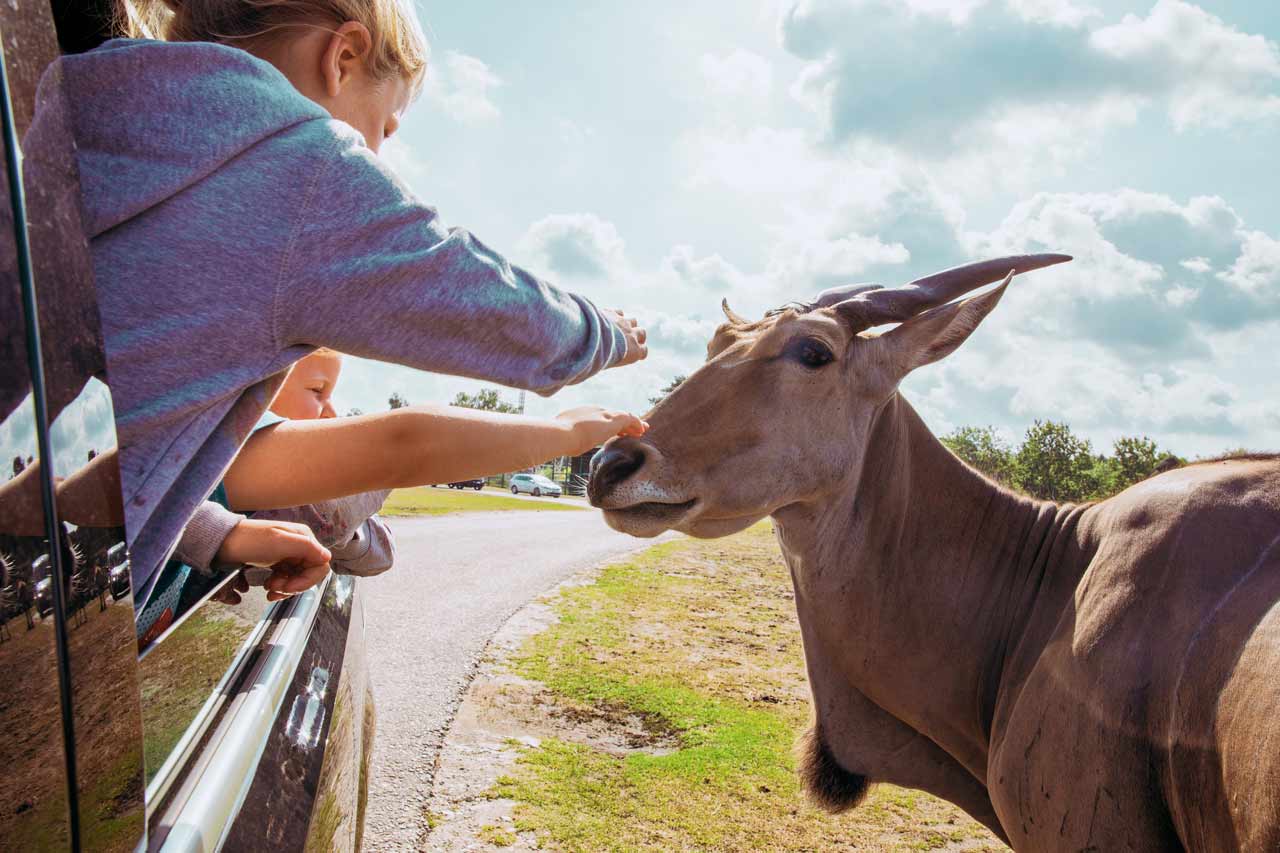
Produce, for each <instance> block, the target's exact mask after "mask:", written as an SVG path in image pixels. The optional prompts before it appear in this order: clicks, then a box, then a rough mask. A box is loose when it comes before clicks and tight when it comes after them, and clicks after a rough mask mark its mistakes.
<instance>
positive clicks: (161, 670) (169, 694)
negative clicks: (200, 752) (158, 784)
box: [141, 601, 258, 783]
mask: <svg viewBox="0 0 1280 853" xmlns="http://www.w3.org/2000/svg"><path fill="white" fill-rule="evenodd" d="M239 607H241V608H244V609H245V610H246V611H248V608H249V607H251V605H250V603H249V602H248V601H246V602H245V603H243V604H241V605H239ZM252 615H253V616H257V615H258V614H257V613H253V614H252ZM253 626H254V621H253V620H252V619H251V618H250V614H249V613H248V612H245V613H243V614H242V613H238V612H234V611H233V610H232V608H231V606H230V605H224V604H219V603H217V602H208V603H206V604H204V605H203V606H202V607H201V608H200V610H198V611H197V612H196V613H193V614H192V615H191V616H190V617H189V618H188V619H187V621H186V622H184V623H182V625H180V626H179V627H178V629H177V630H176V631H174V632H173V633H172V634H170V635H169V636H168V637H166V638H165V640H164V642H162V643H161V644H160V645H159V646H157V647H156V648H155V649H154V650H153V651H152V652H151V653H150V654H149V655H147V656H146V657H145V658H143V660H142V664H141V676H142V684H141V688H142V689H141V694H142V735H143V750H144V753H145V755H146V768H147V777H146V779H147V782H148V783H150V781H151V780H152V778H153V777H154V776H155V774H156V771H158V770H159V769H160V766H161V765H162V764H164V760H165V759H166V758H167V757H168V756H169V753H170V752H171V751H172V750H173V748H174V746H175V745H177V743H178V740H179V739H180V738H181V737H182V734H183V732H185V731H186V730H187V727H188V726H189V725H190V724H191V721H192V720H193V719H194V718H195V715H196V712H197V711H199V710H200V708H201V706H202V705H204V703H205V700H206V699H208V698H209V694H210V693H212V692H213V688H214V687H215V686H217V683H218V681H219V680H220V679H221V678H222V676H223V675H224V674H225V673H226V671H227V668H228V667H230V666H231V662H232V661H233V660H235V656H236V652H237V651H239V649H240V646H241V645H242V644H243V643H244V640H245V638H246V637H248V636H249V634H250V633H251V632H252V631H253Z"/></svg>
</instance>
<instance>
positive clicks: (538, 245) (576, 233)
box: [517, 213, 627, 279]
mask: <svg viewBox="0 0 1280 853" xmlns="http://www.w3.org/2000/svg"><path fill="white" fill-rule="evenodd" d="M517 247H518V249H519V251H520V252H521V253H522V254H525V255H528V256H529V257H531V258H533V259H534V260H533V261H532V265H533V266H535V267H536V268H538V269H541V270H546V271H548V272H550V273H552V274H553V275H555V276H564V277H567V278H579V279H581V278H588V279H606V278H611V277H612V278H616V277H620V276H621V275H623V274H625V272H626V270H627V259H626V245H625V244H624V243H623V240H622V237H621V236H620V235H619V234H618V229H617V228H616V227H615V226H614V224H613V223H612V222H606V221H605V220H603V219H601V218H600V217H598V216H596V215H595V214H593V213H557V214H553V215H551V216H547V217H545V218H543V219H540V220H538V221H537V222H535V223H533V225H531V226H529V230H528V231H526V232H525V234H524V236H523V237H521V238H520V241H519V243H518V244H517Z"/></svg>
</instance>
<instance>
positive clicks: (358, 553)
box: [330, 515, 396, 578]
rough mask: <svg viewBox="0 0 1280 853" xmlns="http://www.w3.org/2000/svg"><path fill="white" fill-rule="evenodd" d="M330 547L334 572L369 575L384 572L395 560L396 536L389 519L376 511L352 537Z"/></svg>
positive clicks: (357, 575)
mask: <svg viewBox="0 0 1280 853" xmlns="http://www.w3.org/2000/svg"><path fill="white" fill-rule="evenodd" d="M330 551H331V552H332V554H333V570H334V571H335V572H337V573H338V574H340V575H355V576H356V577H361V578H368V577H373V576H374V575H380V574H382V573H383V572H385V571H386V570H387V569H389V568H391V566H392V564H394V563H395V561H396V540H395V537H394V536H392V535H391V528H389V527H387V525H386V522H384V521H383V520H382V519H380V518H378V517H377V516H376V515H373V516H370V517H369V518H367V519H365V522H364V524H362V525H360V527H359V529H357V530H356V532H355V535H353V536H352V537H351V539H350V541H348V542H347V543H346V544H345V545H341V546H338V547H335V548H331V549H330Z"/></svg>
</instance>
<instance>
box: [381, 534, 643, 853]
mask: <svg viewBox="0 0 1280 853" xmlns="http://www.w3.org/2000/svg"><path fill="white" fill-rule="evenodd" d="M389 523H390V525H391V527H392V530H393V531H394V533H395V535H396V545H397V548H396V551H397V558H396V566H395V568H393V569H392V570H391V571H389V572H387V573H386V574H384V575H382V576H380V577H377V578H373V579H370V580H368V581H366V582H363V583H362V584H361V587H362V593H363V595H364V604H365V613H366V635H367V642H368V647H367V648H368V657H369V669H370V675H371V678H372V681H373V689H374V697H375V701H376V702H377V707H378V724H377V736H376V739H375V741H374V748H373V760H372V765H371V770H370V781H369V804H368V811H367V813H366V818H365V835H364V848H365V849H366V850H371V851H381V850H397V851H399V850H412V849H419V848H420V847H421V846H422V845H423V843H424V837H425V832H426V828H427V826H426V814H427V804H428V798H429V796H430V793H431V785H432V779H433V775H434V772H435V766H436V761H437V755H438V753H439V750H440V746H441V743H442V742H443V739H444V733H445V732H446V730H447V729H448V728H449V724H450V722H451V721H452V719H453V716H454V714H455V712H456V711H457V708H458V705H459V702H460V701H461V696H462V693H463V691H465V690H466V688H467V685H468V684H469V683H470V681H471V678H472V676H473V675H474V673H475V668H476V664H477V661H478V660H479V658H480V656H481V654H482V653H483V651H484V649H485V647H486V645H487V644H488V643H489V640H490V639H491V638H492V637H493V636H494V634H495V633H496V632H497V631H498V629H499V628H500V627H501V626H502V625H503V624H504V623H505V622H506V621H507V620H508V619H509V618H510V617H511V616H512V614H514V613H515V612H516V611H518V610H519V609H520V608H521V607H523V606H524V605H525V604H527V603H528V602H529V601H531V600H532V599H534V598H536V597H537V596H538V595H539V594H541V593H543V592H545V591H546V590H548V589H550V588H552V587H554V586H555V585H556V584H557V583H559V582H560V581H562V580H564V579H566V578H568V577H570V576H572V575H573V574H574V573H575V572H579V571H582V570H585V569H588V568H591V567H593V566H596V565H598V564H601V563H604V562H607V561H609V560H611V559H613V558H616V557H619V556H621V555H624V554H628V553H631V552H633V551H636V550H637V549H639V548H642V547H644V546H645V545H646V544H649V543H646V542H642V541H640V540H637V539H633V538H631V537H629V536H626V535H624V534H621V533H617V532H616V531H613V530H610V529H609V528H608V527H607V526H606V525H605V523H604V521H603V520H602V518H601V517H600V515H599V514H598V513H595V512H530V513H525V512H501V513H487V512H485V513H480V512H477V513H465V514H454V515H446V516H438V517H426V518H392V519H389Z"/></svg>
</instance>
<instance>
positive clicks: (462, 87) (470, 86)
mask: <svg viewBox="0 0 1280 853" xmlns="http://www.w3.org/2000/svg"><path fill="white" fill-rule="evenodd" d="M501 85H502V78H500V77H499V76H498V75H497V74H495V73H494V72H493V71H492V69H490V68H489V66H488V65H486V64H485V63H484V62H483V61H482V60H480V59H477V58H476V57H474V56H468V55H467V54H465V53H459V52H458V51H455V50H450V51H446V52H445V54H444V56H443V57H441V58H440V59H438V60H436V61H434V62H432V63H431V65H430V66H428V69H427V82H426V88H425V94H426V96H427V97H428V98H429V99H431V100H432V101H434V102H435V103H437V104H439V105H440V106H441V107H443V109H444V111H445V112H446V113H447V114H448V115H449V116H451V117H452V118H454V119H455V120H457V121H459V122H462V123H463V124H477V123H481V122H487V121H493V120H495V119H497V118H498V116H499V115H500V113H499V110H498V106H497V104H495V103H494V101H493V97H492V95H493V90H495V89H497V88H498V87H499V86H501Z"/></svg>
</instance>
